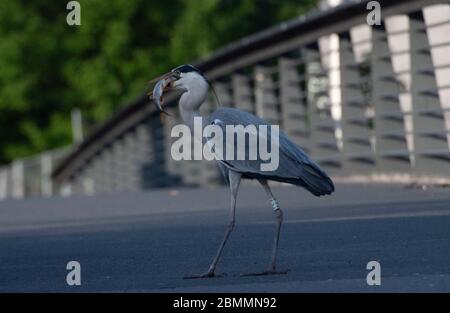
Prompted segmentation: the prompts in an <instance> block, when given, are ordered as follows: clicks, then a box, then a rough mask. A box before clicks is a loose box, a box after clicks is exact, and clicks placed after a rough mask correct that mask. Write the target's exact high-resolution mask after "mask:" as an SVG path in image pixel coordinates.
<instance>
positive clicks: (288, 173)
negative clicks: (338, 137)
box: [207, 108, 334, 195]
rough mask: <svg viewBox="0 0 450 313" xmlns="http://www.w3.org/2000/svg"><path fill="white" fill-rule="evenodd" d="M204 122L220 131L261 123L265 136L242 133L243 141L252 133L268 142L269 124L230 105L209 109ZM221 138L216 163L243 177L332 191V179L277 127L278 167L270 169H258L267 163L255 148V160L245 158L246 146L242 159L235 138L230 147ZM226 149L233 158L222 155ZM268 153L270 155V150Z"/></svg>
mask: <svg viewBox="0 0 450 313" xmlns="http://www.w3.org/2000/svg"><path fill="white" fill-rule="evenodd" d="M207 121H208V123H209V124H214V125H217V126H219V127H221V129H222V131H223V134H226V133H227V127H226V126H236V125H242V126H243V127H244V128H245V127H247V126H249V125H254V126H256V127H258V128H260V126H264V125H265V126H267V130H268V131H267V136H266V138H264V137H265V136H264V135H263V134H261V132H256V133H253V132H246V135H245V136H246V140H247V142H250V140H251V138H252V136H257V138H258V139H260V140H261V139H262V140H267V141H266V142H268V147H270V146H271V144H272V138H271V134H272V130H271V127H270V126H271V125H270V124H269V123H268V122H267V121H265V120H263V119H261V118H259V117H257V116H255V115H252V114H250V113H247V112H244V111H241V110H237V109H232V108H220V109H218V110H216V111H215V112H213V113H212V114H211V115H210V116H209V117H208V119H207ZM248 129H249V128H247V130H248ZM238 130H240V129H238ZM228 131H229V129H228ZM225 137H226V135H224V138H223V147H224V148H223V149H224V151H223V154H222V155H223V160H220V161H219V162H220V163H221V164H223V165H224V166H226V167H227V168H229V169H231V170H234V171H237V172H240V173H243V174H244V175H245V176H248V177H252V178H261V179H271V180H276V181H280V182H286V183H291V184H295V185H300V186H304V187H305V188H307V189H308V190H309V191H311V192H312V193H313V194H315V195H323V194H329V193H331V192H333V191H334V185H333V182H332V181H331V179H330V178H329V177H328V175H327V174H326V173H325V172H324V171H323V170H322V169H321V168H320V167H319V166H318V165H317V164H316V163H315V162H314V161H313V160H311V158H309V157H308V155H307V154H306V153H305V152H304V151H303V149H302V148H300V147H299V146H298V145H296V144H295V143H294V142H292V141H291V140H290V139H289V138H288V137H287V136H286V134H284V133H283V132H282V131H281V130H280V131H279V140H278V145H277V144H276V141H275V142H274V145H275V148H278V151H279V154H278V160H279V162H278V166H277V167H276V168H275V169H274V170H262V165H264V164H266V165H267V164H268V163H269V161H270V160H263V159H262V158H261V156H260V154H259V151H257V152H258V153H257V158H256V159H255V160H252V159H251V158H249V151H248V150H247V149H246V151H245V159H244V160H242V159H241V160H239V159H237V158H236V157H237V151H239V149H242V147H238V146H237V142H236V141H237V140H235V142H234V144H233V146H232V147H231V146H227V143H228V142H227V141H226V140H225ZM235 139H236V138H235ZM253 139H254V138H253ZM230 148H233V149H234V150H233V151H234V158H232V159H230V158H227V157H226V154H227V151H228V150H229V149H230ZM259 148H260V147H259V143H258V149H259ZM263 150H264V149H263ZM271 155H272V156H274V154H273V153H272V154H271Z"/></svg>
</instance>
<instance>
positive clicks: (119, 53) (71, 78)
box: [0, 0, 450, 198]
mask: <svg viewBox="0 0 450 313" xmlns="http://www.w3.org/2000/svg"><path fill="white" fill-rule="evenodd" d="M368 2H369V1H351V0H349V1H340V0H328V1H325V0H323V1H316V0H302V1H298V0H283V1H277V0H261V1H252V0H242V1H233V0H202V1H200V0H192V1H186V0H173V1H170V2H169V1H165V2H164V1H144V0H111V1H102V0H81V1H79V3H80V4H81V25H80V26H69V25H67V23H66V17H67V14H68V13H69V10H67V8H66V5H67V2H66V1H59V2H58V3H54V2H52V1H46V0H36V1H32V2H30V1H6V0H0V38H1V40H0V120H1V122H0V163H1V164H2V166H1V168H0V198H7V197H15V198H22V197H25V196H36V195H37V196H51V195H59V194H65V195H69V194H73V193H94V192H111V191H121V190H139V189H147V188H153V187H166V186H178V185H183V186H191V185H192V186H196V185H214V184H220V183H221V178H220V175H219V173H218V171H217V169H216V168H215V167H214V166H211V165H198V164H196V165H193V164H191V163H190V162H185V163H186V164H185V165H181V164H173V162H172V161H171V160H170V158H169V157H168V154H167V153H168V151H170V148H168V147H170V139H168V138H167V137H169V136H168V132H167V129H168V128H169V127H170V125H173V124H174V123H176V122H180V120H179V119H174V120H172V121H168V122H167V123H164V124H161V121H160V120H159V116H156V115H155V114H153V113H154V112H153V111H149V110H150V107H151V105H150V103H149V101H148V99H146V98H145V97H142V95H143V94H144V92H145V91H146V89H147V88H148V86H147V81H148V80H149V79H151V78H153V77H155V76H157V75H158V74H161V73H163V72H166V71H167V70H168V69H171V68H173V67H175V66H177V65H179V64H184V63H195V64H198V66H200V68H201V69H202V70H204V71H205V72H206V74H207V75H208V76H210V77H211V79H212V80H213V81H214V86H215V88H216V89H217V90H218V93H219V96H220V97H219V98H221V101H222V104H224V105H226V106H236V107H239V108H241V109H244V110H247V111H250V112H252V113H255V114H257V115H259V116H261V117H264V118H266V119H268V120H269V121H271V122H274V123H279V124H280V125H281V126H282V128H283V129H284V130H285V131H286V132H287V133H288V135H290V136H291V138H293V140H294V141H295V142H297V143H298V144H300V145H301V146H302V147H304V148H305V150H307V151H308V153H310V154H311V155H312V157H313V158H315V159H316V160H318V162H319V163H320V164H321V165H322V166H323V167H325V168H326V169H327V170H328V171H330V172H331V173H332V174H333V175H337V176H339V175H340V176H342V175H343V176H349V175H350V176H351V175H355V174H356V175H363V176H367V175H373V174H386V173H387V174H391V173H392V172H395V173H398V174H400V175H406V177H407V178H410V177H413V176H414V177H415V176H417V175H422V176H423V175H425V176H443V177H445V178H448V177H449V176H450V175H449V173H448V170H447V169H448V163H447V162H448V161H449V160H450V157H449V149H448V146H449V141H448V137H449V133H448V129H449V125H450V124H449V111H448V107H450V103H448V101H447V100H446V99H448V97H447V95H448V92H449V90H450V89H449V88H448V86H450V81H449V80H448V74H449V67H448V65H449V64H450V60H449V59H448V55H449V53H448V52H449V49H448V48H449V46H448V40H447V39H446V38H447V37H448V36H447V35H446V34H448V31H449V30H450V26H449V20H450V11H449V6H448V3H447V2H446V1H435V0H433V1H413V2H414V3H413V4H414V5H411V6H410V7H409V8H408V6H407V5H406V2H405V1H392V2H389V1H380V2H381V4H382V8H383V12H382V14H383V15H382V24H381V25H377V26H376V27H370V26H369V25H367V22H366V15H367V13H368V12H369V11H367V9H366V5H367V3H368ZM384 9H386V10H385V11H384ZM384 13H386V14H384ZM328 22H329V23H330V24H328ZM320 23H321V24H320ZM333 23H335V24H333ZM311 25H312V26H311ZM343 25H344V26H343ZM308 27H309V28H308ZM333 27H338V28H339V29H335V28H333ZM267 29H269V30H268V31H267ZM261 31H262V32H261ZM419 31H421V34H422V35H420V34H419V33H420V32H419ZM255 34H256V35H255ZM377 36H378V37H377ZM380 38H381V39H380ZM295 40H297V41H298V44H297V46H293V45H292V43H291V42H292V41H295ZM229 44H231V46H229ZM223 47H228V48H226V49H222V48H223ZM227 49H228V50H227ZM277 49H278V50H279V51H278V52H274V51H275V50H277ZM252 50H254V51H255V55H252V53H253V51H252ZM257 53H259V55H257V56H256V54H257ZM265 54H267V57H266V56H265ZM249 55H252V56H251V57H248V58H247V56H249ZM246 58H247V59H246ZM308 58H309V59H308ZM286 62H287V63H286ZM289 62H290V63H289ZM283 66H284V67H283ZM416 74H417V75H416ZM415 78H416V79H415ZM375 82H380V83H378V84H376V83H375ZM293 84H294V85H295V86H294V87H292V86H293ZM355 84H359V85H357V86H356V88H355ZM421 86H422V87H421ZM355 90H356V91H355ZM210 102H211V101H210ZM204 107H205V108H204V111H205V112H204V113H208V112H210V111H211V110H212V109H213V108H214V107H215V106H214V105H213V104H211V103H209V104H205V106H204ZM377 107H378V108H379V110H377V109H376V108H377ZM424 110H425V111H424ZM152 112H153V113H152ZM174 112H175V114H176V110H174ZM152 114H153V115H152ZM135 115H137V116H139V118H135V117H133V116H135ZM171 123H172V124H171ZM377 125H378V128H377ZM413 125H416V126H417V127H414V126H413ZM383 131H384V132H383Z"/></svg>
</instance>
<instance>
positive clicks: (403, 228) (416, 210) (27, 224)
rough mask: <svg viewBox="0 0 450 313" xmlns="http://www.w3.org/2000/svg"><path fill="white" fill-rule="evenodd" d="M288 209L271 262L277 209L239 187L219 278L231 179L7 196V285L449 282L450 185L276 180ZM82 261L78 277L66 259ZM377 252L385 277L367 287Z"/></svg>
mask: <svg viewBox="0 0 450 313" xmlns="http://www.w3.org/2000/svg"><path fill="white" fill-rule="evenodd" d="M274 192H275V194H276V195H277V196H278V199H279V202H280V204H281V206H282V208H283V209H284V212H285V224H284V226H283V229H282V234H281V241H280V251H279V269H281V270H283V269H289V273H288V274H287V275H279V276H268V277H240V274H241V273H246V272H252V271H258V270H263V269H265V268H266V266H267V263H268V261H269V257H270V249H271V246H272V238H273V231H274V224H273V223H274V219H273V215H272V212H271V207H270V204H269V202H268V200H267V199H266V196H265V194H264V192H263V190H261V189H260V188H259V187H257V186H256V185H252V184H248V183H244V186H243V187H242V189H241V190H240V194H239V198H238V209H237V223H236V228H235V231H234V232H233V234H232V235H231V237H230V240H229V242H228V243H229V244H228V245H227V246H226V248H225V251H224V254H223V258H222V260H221V262H220V263H219V266H218V270H217V271H218V273H223V274H224V275H225V276H224V277H221V278H214V279H203V280H184V279H182V277H183V276H184V275H185V274H189V273H198V272H203V271H205V270H206V269H207V267H208V265H209V262H210V261H211V258H212V256H213V254H214V253H215V252H216V249H217V246H218V244H219V242H220V240H221V239H222V236H223V233H224V230H225V226H226V224H227V222H228V221H227V216H228V203H229V198H228V197H229V195H228V191H227V189H226V188H222V187H220V188H215V189H167V190H157V191H149V192H137V193H117V194H109V195H107V194H103V195H102V194H100V195H95V196H74V197H70V198H53V199H28V200H6V201H2V202H0V291H1V292H50V291H62V292H80V291H101V292H110V291H114V292H118V291H125V292H317V291H319V292H347V291H362V292H384V291H406V292H412V291H427V292H428V291H432V292H433V291H447V292H448V291H450V240H449V239H450V189H446V188H438V187H433V188H428V189H426V190H423V189H421V188H408V187H406V186H400V185H376V184H338V185H337V191H336V193H335V194H334V195H333V196H330V197H322V198H320V199H318V198H315V197H313V196H311V195H309V194H308V193H307V192H306V191H304V190H302V189H299V188H296V187H289V186H278V187H275V188H274ZM72 260H75V261H78V262H79V263H80V265H81V286H68V285H67V283H66V275H67V273H68V272H69V271H68V270H66V265H67V263H68V262H69V261H72ZM369 261H377V262H379V263H380V265H381V286H368V285H367V283H366V276H367V274H368V273H369V270H367V269H366V265H367V263H368V262H369Z"/></svg>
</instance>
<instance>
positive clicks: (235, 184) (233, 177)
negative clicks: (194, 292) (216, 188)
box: [185, 171, 242, 278]
mask: <svg viewBox="0 0 450 313" xmlns="http://www.w3.org/2000/svg"><path fill="white" fill-rule="evenodd" d="M241 177H242V175H241V174H240V173H237V172H233V171H229V178H230V190H231V206H230V219H229V223H228V226H227V229H226V231H225V236H224V238H223V240H222V242H221V244H220V246H219V250H217V253H216V256H215V257H214V259H213V261H212V263H211V265H210V266H209V269H208V271H207V272H206V273H204V274H200V275H190V276H187V277H185V278H205V277H214V271H215V270H216V266H217V263H218V262H219V259H220V256H221V255H222V251H223V248H224V247H225V244H226V242H227V240H228V237H230V234H231V232H232V231H233V228H234V223H235V217H236V214H235V212H236V197H237V193H238V190H239V185H240V183H241Z"/></svg>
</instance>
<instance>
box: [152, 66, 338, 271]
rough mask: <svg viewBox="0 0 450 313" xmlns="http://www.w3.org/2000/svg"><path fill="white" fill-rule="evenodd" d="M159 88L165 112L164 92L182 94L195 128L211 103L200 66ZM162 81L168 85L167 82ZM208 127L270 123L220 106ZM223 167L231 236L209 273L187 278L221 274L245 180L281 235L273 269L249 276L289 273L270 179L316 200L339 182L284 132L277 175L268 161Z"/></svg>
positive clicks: (184, 113)
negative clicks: (283, 267)
mask: <svg viewBox="0 0 450 313" xmlns="http://www.w3.org/2000/svg"><path fill="white" fill-rule="evenodd" d="M153 81H158V84H157V85H158V87H157V88H155V91H154V93H155V94H154V97H153V98H154V102H155V103H156V106H157V108H158V109H159V111H161V112H164V110H163V108H162V103H161V99H162V97H161V96H162V93H163V92H166V91H170V90H178V91H179V92H180V94H181V95H180V97H179V99H178V107H179V111H180V115H181V118H182V119H183V121H184V123H185V124H186V125H187V126H189V127H191V128H192V127H193V123H194V119H195V118H198V117H201V115H200V113H199V109H200V106H201V105H202V104H203V103H204V102H205V100H206V97H207V94H208V90H209V87H210V84H209V81H208V79H207V78H206V77H205V75H204V74H203V73H202V72H200V70H198V69H197V68H196V67H194V66H192V65H181V66H179V67H177V68H175V69H173V70H171V71H170V72H168V73H166V74H164V75H162V76H161V77H159V78H157V79H155V80H153ZM161 81H162V82H163V83H161ZM202 118H203V120H204V121H205V122H204V123H203V125H210V124H214V125H218V126H219V127H221V128H222V130H223V132H224V133H225V132H226V131H227V129H226V126H227V125H243V126H248V125H270V124H269V123H268V122H267V121H265V120H263V119H261V118H259V117H257V116H255V115H253V114H250V113H247V112H244V111H241V110H238V109H235V108H219V109H217V110H216V111H214V112H213V113H212V114H210V115H209V116H205V117H202ZM217 162H218V165H219V168H220V170H221V172H222V174H223V176H224V178H225V180H226V181H227V183H228V185H229V187H230V190H231V205H230V211H229V223H228V226H227V228H226V232H225V236H224V238H223V240H222V242H221V243H220V246H219V249H218V250H217V253H216V255H215V256H214V258H213V260H212V263H211V265H210V267H209V269H208V270H207V271H206V272H205V273H202V274H199V275H190V276H188V277H186V278H204V277H214V276H216V273H215V271H216V266H217V263H218V262H219V259H220V256H221V255H222V251H223V249H224V247H225V244H226V242H227V240H228V238H229V236H230V234H231V232H232V231H233V228H234V226H235V212H236V198H237V194H238V190H239V185H240V182H241V179H243V178H245V179H256V180H258V182H259V183H260V184H261V186H262V187H263V189H264V191H265V193H266V194H267V196H268V198H269V200H270V203H271V205H272V209H273V212H274V215H275V219H276V223H275V234H274V240H273V246H272V255H271V259H270V264H269V268H268V269H267V270H265V271H263V272H257V273H252V274H248V275H270V274H284V273H286V271H284V272H282V271H277V268H276V257H277V250H278V242H279V238H280V229H281V224H282V222H283V211H282V210H281V207H280V205H279V203H278V200H277V199H276V198H275V196H274V195H273V193H272V190H271V188H270V187H269V184H268V181H277V182H284V183H289V184H292V185H297V186H301V187H303V188H305V189H307V190H308V191H310V192H311V193H312V194H314V195H315V196H322V195H329V194H331V193H332V192H333V191H334V184H333V181H332V180H331V179H330V177H329V176H328V175H327V174H326V173H325V172H324V171H323V170H322V169H321V168H320V167H319V166H318V165H317V164H316V163H315V162H314V161H313V160H311V158H309V157H308V156H307V155H306V153H305V152H304V151H303V150H302V148H300V147H299V146H298V145H296V144H295V143H293V142H292V141H291V140H290V139H289V138H288V137H287V136H286V135H285V134H284V133H283V132H280V134H279V166H278V168H277V169H276V170H274V171H261V170H260V167H259V165H260V163H261V162H262V160H258V159H257V160H254V161H249V160H239V159H237V160H236V159H234V160H228V159H227V160H218V161H217Z"/></svg>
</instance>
